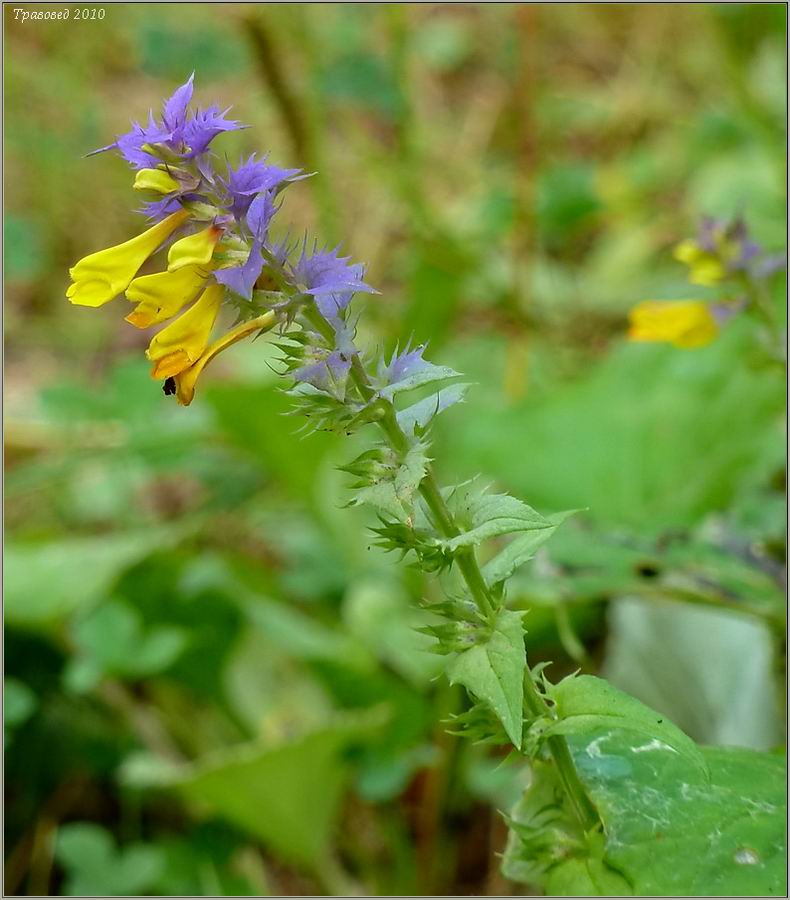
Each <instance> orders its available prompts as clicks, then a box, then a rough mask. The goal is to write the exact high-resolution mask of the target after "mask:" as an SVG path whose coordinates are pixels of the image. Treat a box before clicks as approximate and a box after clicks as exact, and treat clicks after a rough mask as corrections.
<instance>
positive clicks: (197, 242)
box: [167, 225, 225, 272]
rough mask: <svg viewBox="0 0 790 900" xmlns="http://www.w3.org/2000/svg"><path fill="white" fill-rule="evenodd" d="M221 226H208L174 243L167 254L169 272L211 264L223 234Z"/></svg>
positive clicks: (223, 230)
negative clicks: (185, 267) (184, 267)
mask: <svg viewBox="0 0 790 900" xmlns="http://www.w3.org/2000/svg"><path fill="white" fill-rule="evenodd" d="M224 232H225V229H224V228H223V227H222V226H221V225H209V227H208V228H204V229H203V230H202V231H197V232H195V234H190V235H188V236H187V237H184V238H181V240H178V241H176V242H175V243H174V244H173V245H172V246H171V247H170V250H169V251H168V254H167V268H168V270H169V271H171V272H175V271H176V270H177V269H180V268H182V267H183V266H206V265H208V264H209V263H210V262H211V257H212V256H213V255H214V248H215V247H216V246H217V241H219V239H220V238H221V237H222V235H223V234H224Z"/></svg>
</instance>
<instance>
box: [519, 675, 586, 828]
mask: <svg viewBox="0 0 790 900" xmlns="http://www.w3.org/2000/svg"><path fill="white" fill-rule="evenodd" d="M524 703H525V705H526V707H527V710H528V711H529V712H530V713H531V714H532V715H533V716H535V717H536V718H537V717H538V716H545V715H547V713H548V712H549V708H548V706H547V705H546V701H545V700H544V699H543V697H542V695H541V694H540V692H539V691H538V689H537V687H536V686H535V682H534V680H533V678H532V673H531V672H530V671H529V666H527V673H526V675H525V676H524ZM546 743H547V745H548V748H549V752H550V753H551V756H552V759H553V760H554V764H555V765H556V766H557V772H558V774H559V776H560V780H561V781H562V786H563V788H565V793H566V794H567V796H568V799H569V800H570V803H571V806H572V808H573V811H574V813H575V814H576V818H577V819H578V820H579V823H580V824H581V826H582V828H584V830H585V831H588V830H590V829H592V828H595V827H596V825H598V824H599V822H600V820H599V818H598V813H597V812H596V811H595V807H594V806H593V805H592V803H591V802H590V799H589V797H588V796H587V792H586V791H585V790H584V785H583V784H582V783H581V780H580V778H579V774H578V772H577V771H576V766H575V765H574V762H573V757H572V756H571V751H570V749H569V748H568V743H567V741H566V740H565V738H564V737H562V735H552V736H551V737H549V738H548V739H547V740H546Z"/></svg>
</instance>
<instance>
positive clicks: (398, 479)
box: [353, 441, 429, 522]
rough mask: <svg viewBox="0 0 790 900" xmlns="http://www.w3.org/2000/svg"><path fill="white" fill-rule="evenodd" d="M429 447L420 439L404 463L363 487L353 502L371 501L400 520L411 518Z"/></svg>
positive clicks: (387, 513) (425, 468)
mask: <svg viewBox="0 0 790 900" xmlns="http://www.w3.org/2000/svg"><path fill="white" fill-rule="evenodd" d="M427 451H428V448H427V446H426V445H425V444H423V443H421V442H419V441H417V442H415V443H414V444H413V445H412V446H411V447H410V448H409V450H408V452H407V454H406V457H405V458H404V460H403V462H402V463H401V464H400V466H398V467H397V468H395V469H394V470H393V471H392V472H391V474H390V475H389V476H387V477H383V478H380V479H379V480H377V481H375V482H374V483H373V484H370V485H368V486H367V487H362V488H359V489H358V490H357V492H356V496H355V498H354V500H353V504H354V505H355V506H356V505H359V504H361V503H368V504H370V505H371V506H373V507H375V508H376V509H378V510H380V511H381V512H383V513H385V514H386V515H389V516H392V517H393V518H395V519H397V520H398V521H399V522H405V521H406V520H407V519H409V518H410V516H411V515H412V512H413V509H414V498H415V495H416V493H417V489H418V488H419V486H420V483H421V482H422V480H423V478H425V473H426V470H427V468H428V462H429V460H428V453H427Z"/></svg>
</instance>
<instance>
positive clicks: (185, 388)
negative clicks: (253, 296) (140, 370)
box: [165, 310, 277, 406]
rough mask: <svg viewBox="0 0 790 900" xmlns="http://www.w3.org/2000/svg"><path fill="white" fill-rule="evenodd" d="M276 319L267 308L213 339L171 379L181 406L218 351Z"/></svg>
mask: <svg viewBox="0 0 790 900" xmlns="http://www.w3.org/2000/svg"><path fill="white" fill-rule="evenodd" d="M276 321H277V317H276V315H275V314H274V312H273V311H272V310H269V312H267V313H264V314H263V315H262V316H258V317H257V318H255V319H250V320H249V322H242V323H241V324H240V325H237V326H236V327H235V328H231V330H230V331H229V332H228V333H227V334H223V335H222V337H221V338H219V339H218V340H216V341H214V343H213V344H212V345H211V346H210V347H208V348H207V349H206V350H204V351H203V353H202V355H201V356H200V358H199V359H198V360H197V361H196V362H195V363H194V364H193V365H191V366H190V367H189V368H188V369H184V370H183V371H182V372H179V373H178V374H177V375H176V376H175V378H174V379H173V380H174V381H175V395H176V400H178V402H179V403H180V404H181V406H189V404H190V403H191V402H192V399H193V398H194V396H195V383H196V382H197V380H198V376H199V375H200V373H201V372H202V371H203V369H205V368H206V366H207V365H208V364H209V363H210V362H211V360H212V359H214V357H215V356H216V355H217V354H218V353H221V352H222V351H223V350H226V349H227V348H228V347H230V346H231V345H232V344H235V343H236V342H237V341H240V340H242V339H243V338H246V337H248V336H249V335H251V334H252V333H253V332H255V331H268V330H269V329H270V328H272V327H273V326H274V325H275V323H276ZM165 392H166V393H172V391H169V392H168V391H167V388H165Z"/></svg>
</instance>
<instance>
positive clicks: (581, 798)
mask: <svg viewBox="0 0 790 900" xmlns="http://www.w3.org/2000/svg"><path fill="white" fill-rule="evenodd" d="M304 314H305V317H306V319H307V321H308V322H309V323H310V325H311V326H312V327H313V328H315V330H316V331H317V332H318V333H319V334H320V335H321V336H322V337H324V338H325V339H326V340H327V341H330V342H331V341H333V340H334V331H333V329H332V326H331V325H330V324H329V322H327V321H326V319H325V318H324V317H323V316H322V315H321V313H320V312H319V311H318V309H317V308H316V307H315V305H314V304H309V305H308V306H306V307H305V309H304ZM351 378H352V380H353V382H354V385H355V387H356V388H357V390H358V391H359V394H360V396H361V397H362V399H363V400H365V401H366V402H367V401H370V400H372V399H373V398H374V397H375V395H376V392H375V390H374V389H373V386H372V385H371V383H370V378H369V377H368V374H367V372H366V371H365V367H364V365H363V364H362V361H361V360H360V358H359V357H358V356H354V358H353V360H352V364H351ZM378 424H379V426H380V428H381V430H382V431H383V432H384V434H385V436H386V438H387V440H388V441H389V443H390V445H391V446H392V448H393V449H394V450H395V451H396V452H397V453H401V454H404V453H406V452H407V450H408V449H409V441H408V438H407V437H406V435H405V434H404V432H403V430H402V429H401V427H400V425H399V424H398V420H397V418H396V416H395V409H394V407H393V406H392V404H391V403H388V404H387V405H386V407H385V409H384V412H383V415H382V417H381V418H380V419H379V420H378ZM419 490H420V494H421V496H422V498H423V500H424V501H425V504H426V506H427V507H428V509H429V510H430V512H431V515H432V516H433V518H434V520H435V522H436V525H437V527H438V529H439V530H440V531H441V532H442V534H443V535H444V536H445V537H448V538H452V537H456V536H457V535H458V534H460V533H461V530H460V528H459V527H458V525H457V524H456V522H455V520H454V519H453V515H452V513H451V512H450V510H449V509H448V508H447V504H446V503H445V500H444V497H443V496H442V492H441V490H440V489H439V486H438V484H437V482H436V476H435V475H434V473H433V469H432V467H430V466H429V467H428V468H427V471H426V474H425V478H423V480H422V483H421V484H420V488H419ZM456 562H457V563H458V569H459V571H460V572H461V575H462V577H463V579H464V581H465V582H466V585H467V587H468V588H469V592H470V593H471V595H472V597H473V598H474V600H475V602H476V603H477V605H478V608H479V609H480V612H481V613H482V614H483V615H484V616H485V617H486V618H487V619H489V620H490V619H491V618H492V617H493V615H494V613H495V612H496V610H497V603H496V600H495V599H494V597H493V596H492V595H491V590H490V588H489V587H488V585H487V584H486V581H485V578H484V577H483V573H482V572H481V571H480V565H479V564H478V562H477V557H476V556H475V552H474V549H473V548H471V547H469V548H467V549H465V550H464V551H462V552H461V553H459V555H458V556H457V557H456ZM524 684H525V689H524V695H525V696H524V701H525V705H526V707H527V710H528V712H529V713H530V715H531V716H533V717H538V716H547V715H550V710H549V707H548V705H547V703H546V701H545V700H544V698H543V696H542V695H541V694H540V692H539V691H538V689H537V687H536V686H535V682H534V680H533V678H532V673H531V671H530V669H529V665H527V673H526V677H525V679H524ZM547 744H548V748H549V752H550V753H551V756H552V758H553V760H554V763H555V765H556V766H557V771H558V772H559V776H560V780H561V782H562V786H563V788H564V790H565V793H566V794H567V796H568V800H569V801H570V804H571V808H572V809H573V811H574V813H575V815H576V817H577V818H578V820H579V824H580V825H581V826H582V828H584V829H585V830H588V829H590V828H594V827H595V826H596V825H597V824H598V823H599V819H598V814H597V813H596V811H595V808H594V807H593V805H592V803H591V802H590V800H589V798H588V797H587V794H586V792H585V790H584V786H583V785H582V783H581V781H580V779H579V775H578V773H577V772H576V767H575V766H574V763H573V759H572V757H571V753H570V750H569V748H568V744H567V742H566V740H565V738H564V737H562V736H561V735H554V736H552V737H550V738H548V740H547Z"/></svg>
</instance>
